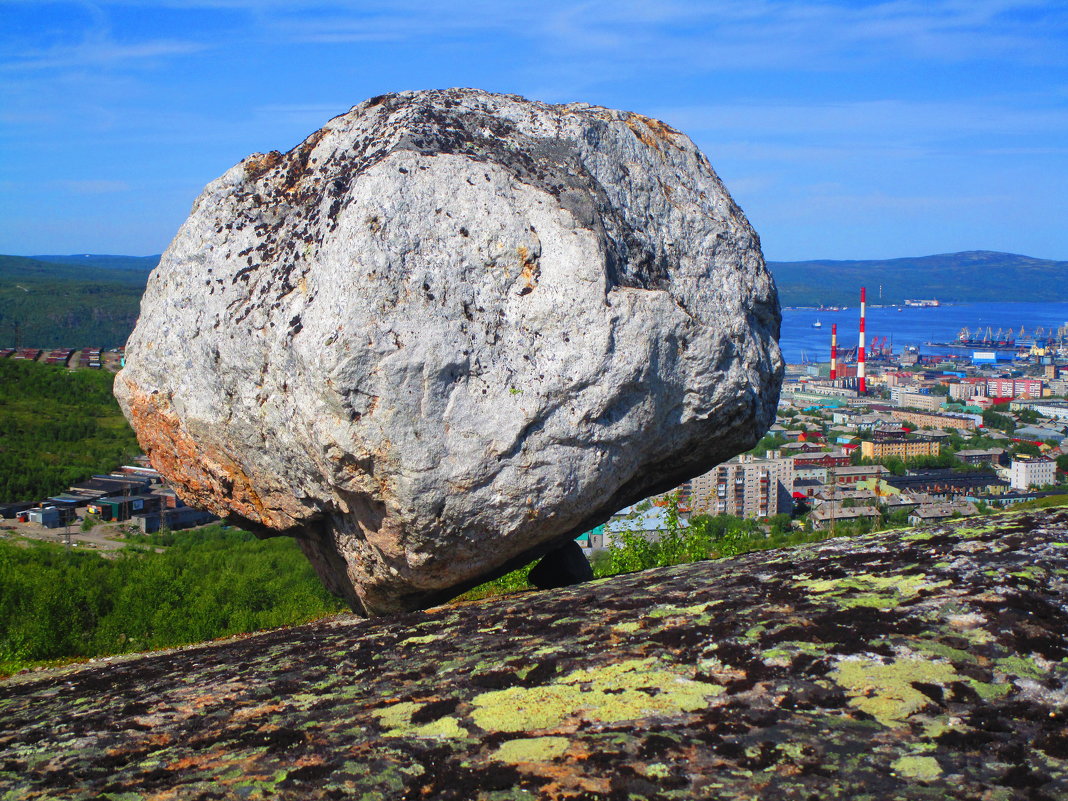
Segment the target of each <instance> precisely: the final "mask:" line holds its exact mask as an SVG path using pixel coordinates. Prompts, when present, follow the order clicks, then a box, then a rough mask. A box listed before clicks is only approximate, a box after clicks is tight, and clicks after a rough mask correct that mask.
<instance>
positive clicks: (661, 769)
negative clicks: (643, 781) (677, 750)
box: [645, 762, 671, 779]
mask: <svg viewBox="0 0 1068 801" xmlns="http://www.w3.org/2000/svg"><path fill="white" fill-rule="evenodd" d="M670 773H671V769H670V768H669V767H668V766H667V765H665V764H664V763H663V762H653V763H652V764H651V765H646V767H645V775H646V776H648V777H649V778H650V779H666V778H667V777H668V775H669V774H670Z"/></svg>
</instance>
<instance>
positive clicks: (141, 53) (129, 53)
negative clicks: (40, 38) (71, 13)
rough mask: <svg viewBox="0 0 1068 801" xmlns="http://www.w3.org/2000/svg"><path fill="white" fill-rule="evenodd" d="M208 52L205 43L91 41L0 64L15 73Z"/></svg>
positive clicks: (29, 54) (124, 62)
mask: <svg viewBox="0 0 1068 801" xmlns="http://www.w3.org/2000/svg"><path fill="white" fill-rule="evenodd" d="M206 49H208V46H207V45H205V44H201V43H199V42H192V41H179V40H157V41H148V42H139V43H136V44H118V43H116V42H112V41H89V42H83V43H82V44H78V45H73V46H59V45H57V46H54V47H51V48H48V49H44V50H36V51H33V50H31V51H26V52H23V53H21V54H19V55H17V56H15V57H13V58H10V59H8V60H7V61H6V63H3V64H0V69H2V70H5V71H9V72H12V71H27V70H48V69H65V68H71V67H115V66H121V65H124V64H129V63H131V62H145V61H153V60H158V59H162V58H167V57H171V56H184V55H190V54H193V53H198V52H200V51H202V50H206Z"/></svg>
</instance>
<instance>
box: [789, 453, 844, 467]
mask: <svg viewBox="0 0 1068 801" xmlns="http://www.w3.org/2000/svg"><path fill="white" fill-rule="evenodd" d="M793 459H794V470H800V469H802V468H805V467H833V468H839V467H848V466H849V465H850V464H851V463H852V459H851V458H850V456H849V454H848V453H846V452H845V451H843V450H837V451H830V452H824V451H818V452H814V453H801V454H798V455H797V456H794V457H793Z"/></svg>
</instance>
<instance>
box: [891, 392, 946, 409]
mask: <svg viewBox="0 0 1068 801" xmlns="http://www.w3.org/2000/svg"><path fill="white" fill-rule="evenodd" d="M895 395H896V397H895ZM890 400H891V401H893V402H895V403H897V404H898V405H899V406H904V407H906V408H909V409H920V410H921V411H925V412H937V411H938V410H939V409H941V408H942V404H943V403H944V402H945V400H946V399H945V398H944V397H943V396H941V395H928V394H926V393H923V392H915V391H910V390H908V389H905V388H903V387H902V388H899V389H892V390H890Z"/></svg>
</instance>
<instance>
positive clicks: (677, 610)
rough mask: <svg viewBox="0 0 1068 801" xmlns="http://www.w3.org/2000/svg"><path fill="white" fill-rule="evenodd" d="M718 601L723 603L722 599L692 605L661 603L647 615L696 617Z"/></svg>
mask: <svg viewBox="0 0 1068 801" xmlns="http://www.w3.org/2000/svg"><path fill="white" fill-rule="evenodd" d="M718 603H722V601H706V602H705V603H703V604H693V605H692V606H673V605H671V604H661V605H658V606H654V607H653V608H652V609H650V610H649V611H648V612H647V613H646V617H696V616H698V615H702V614H703V613H704V612H706V611H708V609H710V608H711V607H713V606H715V605H716V604H718Z"/></svg>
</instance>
